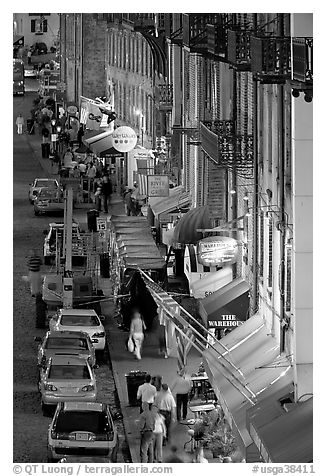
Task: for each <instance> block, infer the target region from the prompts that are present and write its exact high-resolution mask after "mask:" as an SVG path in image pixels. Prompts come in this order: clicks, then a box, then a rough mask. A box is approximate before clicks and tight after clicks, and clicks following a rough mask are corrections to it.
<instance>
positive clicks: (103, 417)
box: [56, 411, 112, 434]
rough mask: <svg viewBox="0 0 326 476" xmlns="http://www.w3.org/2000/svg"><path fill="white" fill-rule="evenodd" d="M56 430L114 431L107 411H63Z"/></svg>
mask: <svg viewBox="0 0 326 476" xmlns="http://www.w3.org/2000/svg"><path fill="white" fill-rule="evenodd" d="M56 430H57V432H59V433H71V432H72V431H89V432H91V433H95V434H99V433H106V432H108V431H112V423H111V419H110V418H109V417H108V416H107V414H106V413H105V412H97V411H93V412H92V411H90V412H89V411H84V412H83V411H70V412H69V411H68V412H63V411H62V412H60V413H59V415H58V419H57V422H56Z"/></svg>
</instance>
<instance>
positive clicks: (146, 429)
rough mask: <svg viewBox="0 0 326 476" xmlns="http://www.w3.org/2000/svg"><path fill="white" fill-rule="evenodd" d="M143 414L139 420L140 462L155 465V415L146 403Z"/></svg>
mask: <svg viewBox="0 0 326 476" xmlns="http://www.w3.org/2000/svg"><path fill="white" fill-rule="evenodd" d="M142 405H143V412H142V414H141V415H140V419H139V428H140V461H141V463H153V461H154V451H153V436H154V433H153V432H154V428H155V414H154V412H153V411H152V409H151V408H149V405H148V403H146V402H144V403H143V404H142Z"/></svg>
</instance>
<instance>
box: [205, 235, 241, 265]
mask: <svg viewBox="0 0 326 476" xmlns="http://www.w3.org/2000/svg"><path fill="white" fill-rule="evenodd" d="M238 254H239V245H238V242H237V241H236V240H235V239H234V238H230V237H229V236H210V237H208V238H204V239H203V240H200V241H199V242H198V263H200V264H202V265H203V266H220V267H222V266H230V265H231V264H234V263H236V261H237V259H238Z"/></svg>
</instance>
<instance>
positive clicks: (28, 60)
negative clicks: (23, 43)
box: [27, 48, 32, 64]
mask: <svg viewBox="0 0 326 476" xmlns="http://www.w3.org/2000/svg"><path fill="white" fill-rule="evenodd" d="M31 63H32V49H31V48H30V49H29V50H28V51H27V64H31Z"/></svg>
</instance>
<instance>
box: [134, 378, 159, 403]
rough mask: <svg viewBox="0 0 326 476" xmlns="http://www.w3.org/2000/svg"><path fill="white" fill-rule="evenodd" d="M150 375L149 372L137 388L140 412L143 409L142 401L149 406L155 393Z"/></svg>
mask: <svg viewBox="0 0 326 476" xmlns="http://www.w3.org/2000/svg"><path fill="white" fill-rule="evenodd" d="M151 378H152V377H151V376H150V375H149V374H147V375H146V377H145V383H143V384H142V385H139V387H138V390H137V400H141V405H140V412H142V410H143V403H147V404H148V405H149V407H150V408H151V407H152V405H153V403H154V401H155V398H156V394H157V390H156V388H155V387H154V385H152V384H151Z"/></svg>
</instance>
